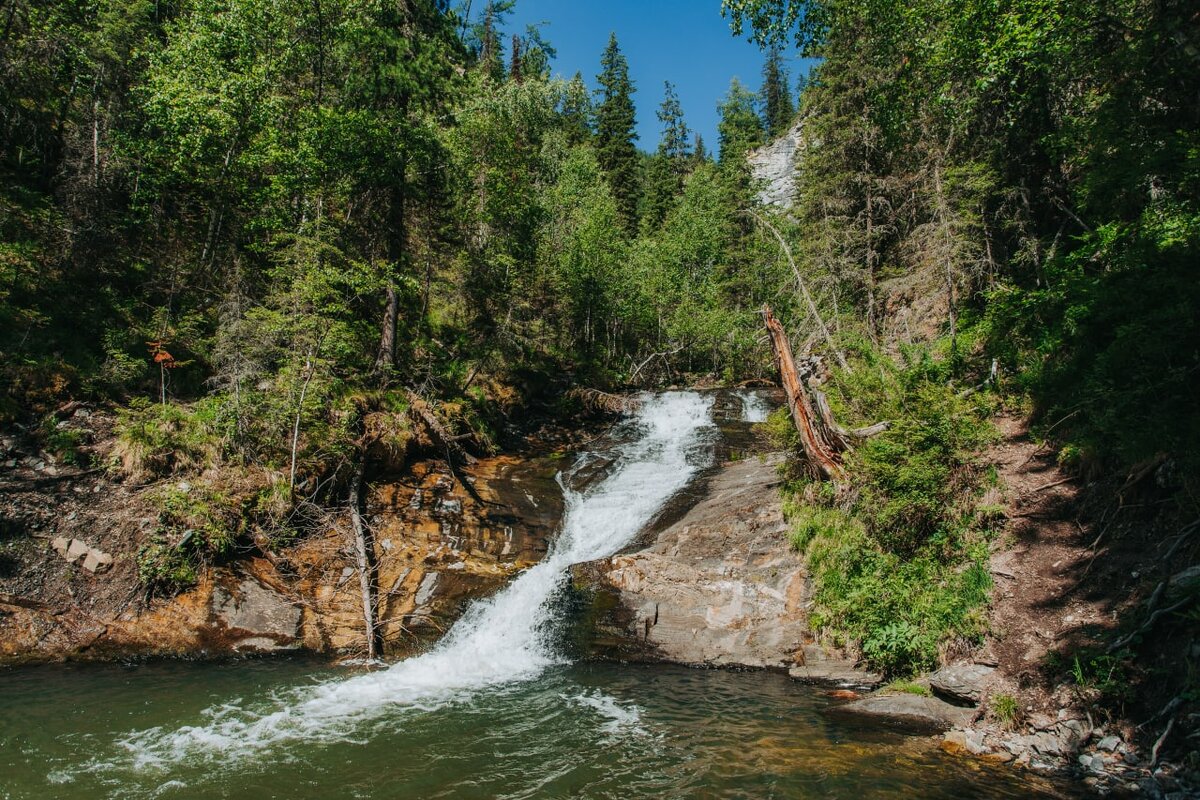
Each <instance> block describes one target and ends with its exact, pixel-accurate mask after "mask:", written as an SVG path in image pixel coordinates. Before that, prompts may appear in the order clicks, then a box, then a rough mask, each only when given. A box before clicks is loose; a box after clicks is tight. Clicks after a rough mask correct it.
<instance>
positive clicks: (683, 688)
mask: <svg viewBox="0 0 1200 800" xmlns="http://www.w3.org/2000/svg"><path fill="white" fill-rule="evenodd" d="M356 671H357V670H355V669H353V668H347V667H332V666H329V665H327V664H325V663H323V662H318V661H312V660H306V659H269V660H248V661H230V662H217V663H202V662H182V661H180V662H152V663H147V664H141V665H136V666H120V665H86V664H85V665H68V666H51V667H29V668H20V669H9V670H5V671H3V672H0V709H3V712H2V715H0V798H4V799H5V800H17V799H18V798H20V799H21V800H25V799H26V798H102V797H111V798H146V797H164V798H342V797H345V798H542V797H546V798H576V797H578V798H660V797H662V798H675V797H696V798H809V797H813V798H816V797H820V798H855V799H861V798H914V797H920V798H947V799H949V798H965V797H980V798H1017V797H1039V796H1047V797H1049V796H1062V790H1061V787H1059V788H1058V789H1057V790H1056V788H1055V787H1052V786H1050V785H1048V784H1045V783H1041V782H1033V779H1032V778H1030V777H1029V776H1022V775H1021V774H1020V773H1018V772H1016V771H1014V770H1011V769H1008V768H999V767H987V766H984V765H981V764H978V763H975V762H973V761H971V760H967V759H961V758H953V757H950V756H945V755H942V754H941V753H940V752H938V751H937V750H936V749H933V748H932V747H931V745H930V742H929V740H928V739H924V738H920V737H916V738H912V737H907V736H903V735H901V734H899V733H896V732H889V731H883V730H880V729H878V728H875V727H871V728H866V727H861V726H856V725H854V724H853V723H852V722H851V721H850V720H848V719H844V718H839V717H838V716H837V715H836V714H829V713H827V710H828V708H829V707H830V706H831V705H832V704H833V703H834V701H833V700H831V699H830V698H828V697H827V696H826V695H825V693H823V692H821V691H819V690H816V689H813V688H812V687H806V686H802V685H799V684H796V683H794V682H793V681H791V680H789V679H788V678H786V677H784V676H781V675H775V674H771V673H745V672H741V673H739V672H723V671H711V670H692V669H685V668H682V667H667V666H629V665H614V664H593V663H583V664H577V665H572V666H562V667H554V668H551V669H550V670H548V671H546V672H545V673H543V674H542V675H541V676H540V677H539V678H537V679H536V680H533V681H529V682H523V683H517V684H514V685H511V686H508V687H504V688H501V689H495V690H488V691H482V692H477V693H468V694H465V695H464V696H463V697H461V698H460V699H458V700H457V701H455V702H452V703H449V704H446V705H443V706H441V707H438V708H432V709H429V710H421V709H419V708H406V709H396V710H395V711H394V712H392V713H386V714H383V715H381V716H378V717H376V718H374V719H372V720H371V721H369V722H365V723H363V724H361V725H359V726H357V727H356V728H355V729H351V730H344V731H342V732H341V733H340V734H339V737H338V739H337V740H335V741H321V742H313V741H296V742H284V743H281V744H279V745H278V746H274V747H269V748H266V749H263V750H260V751H256V752H253V753H251V754H250V755H249V756H247V757H241V756H240V755H239V754H237V753H228V754H225V755H224V756H222V757H218V758H216V759H203V760H201V759H195V761H194V762H189V761H188V760H186V759H185V760H183V761H182V762H181V763H171V764H165V765H164V764H159V765H155V764H140V765H139V764H137V763H136V760H135V755H136V752H135V751H136V749H137V748H136V745H134V744H132V743H130V741H129V738H130V735H131V733H133V732H135V731H147V730H152V729H155V728H161V729H164V730H173V729H175V728H178V727H179V726H182V725H188V724H191V725H204V724H205V723H206V722H207V721H208V720H209V718H210V716H211V714H212V711H211V709H212V708H214V707H219V706H220V705H221V704H225V703H230V702H234V701H237V702H240V703H243V704H244V703H254V702H255V698H261V699H262V702H264V703H266V704H270V702H271V699H272V698H275V697H277V696H278V693H280V692H284V691H290V690H292V688H293V687H295V686H297V685H301V684H306V683H314V682H322V681H331V680H338V679H342V678H345V677H346V676H347V675H348V674H352V673H354V672H356Z"/></svg>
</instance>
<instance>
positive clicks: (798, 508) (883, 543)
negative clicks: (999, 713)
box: [784, 343, 997, 675]
mask: <svg viewBox="0 0 1200 800" xmlns="http://www.w3.org/2000/svg"><path fill="white" fill-rule="evenodd" d="M852 353H853V354H854V358H855V365H854V366H855V367H856V369H855V370H854V373H853V374H852V375H849V374H847V373H844V372H837V373H835V375H834V380H833V382H832V395H831V398H830V399H831V403H832V404H833V405H834V407H835V409H837V413H838V415H839V416H841V417H843V418H844V419H846V420H847V422H849V423H850V424H862V423H864V422H867V421H868V420H870V421H874V420H878V419H880V418H883V419H887V420H889V421H890V422H891V426H890V427H889V429H888V430H887V431H886V432H884V433H883V434H880V435H878V436H877V437H875V438H872V439H870V440H868V441H867V442H865V443H863V444H862V445H861V446H860V447H859V448H858V449H857V450H856V451H853V452H851V453H849V454H848V457H847V459H846V467H847V479H846V482H845V484H844V485H842V486H841V487H836V488H835V487H834V486H833V485H832V484H827V483H823V484H817V485H814V484H808V485H805V484H803V483H800V484H791V485H789V487H788V488H787V492H788V493H789V495H790V496H789V498H788V500H787V502H786V503H785V506H784V511H785V514H786V515H787V517H788V520H789V522H790V524H791V532H790V537H791V541H792V544H793V546H794V547H795V548H796V549H797V550H800V551H801V552H803V553H804V554H805V555H806V557H807V559H808V563H809V568H810V570H811V574H812V577H813V585H814V592H813V599H814V610H813V614H812V621H813V623H814V625H815V626H816V627H817V628H818V629H819V630H821V631H822V632H823V633H825V634H826V635H829V636H831V637H832V638H833V639H834V640H835V641H838V642H840V643H844V644H854V645H857V646H858V647H859V649H860V650H861V652H862V655H863V658H864V659H865V660H866V661H867V663H868V664H870V665H871V666H872V667H873V668H876V669H879V670H881V671H883V672H884V673H885V674H888V675H909V674H912V673H914V672H916V671H919V670H923V669H928V668H931V667H934V666H935V665H936V664H937V662H938V655H939V651H940V649H941V648H942V647H943V646H944V645H945V644H947V643H949V642H951V641H954V640H967V641H972V640H977V639H978V638H979V637H980V636H981V635H982V633H983V632H984V629H985V624H986V616H985V613H984V611H985V609H986V605H987V602H988V595H989V592H990V589H991V576H990V573H989V572H988V569H987V556H988V548H987V539H988V537H989V535H990V531H991V529H992V528H993V527H995V519H996V516H997V509H996V507H995V506H996V503H995V502H994V499H995V498H994V497H993V498H990V500H991V502H984V501H986V500H989V497H988V496H986V495H984V492H983V490H984V487H985V486H986V485H987V484H988V483H989V482H991V483H995V474H994V473H992V472H989V471H988V470H985V469H982V468H981V467H979V466H978V465H977V464H976V455H977V453H978V451H979V450H980V449H981V448H982V447H983V446H984V445H985V444H986V443H988V442H989V441H991V440H992V438H993V436H994V429H993V428H992V426H991V424H990V423H989V422H988V420H987V412H988V410H989V404H990V402H991V401H990V400H989V399H988V398H986V397H985V398H980V397H979V396H978V395H976V396H974V397H972V398H971V401H972V402H968V398H965V397H962V396H960V394H959V391H958V390H956V389H955V388H954V387H953V386H951V385H949V384H948V382H947V378H948V374H949V373H948V368H947V367H946V365H945V364H944V363H943V362H938V361H935V360H933V359H932V358H931V356H930V352H929V351H916V350H909V351H908V352H907V353H906V354H905V363H904V364H902V365H899V366H897V365H895V364H893V363H892V362H891V361H890V360H889V359H886V358H884V357H882V356H881V355H880V354H878V353H877V352H876V351H875V350H873V349H871V348H870V347H869V346H868V345H865V344H861V343H860V344H858V345H856V346H855V347H854V348H852ZM972 403H973V404H972ZM993 494H994V492H993Z"/></svg>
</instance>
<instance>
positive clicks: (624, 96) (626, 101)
mask: <svg viewBox="0 0 1200 800" xmlns="http://www.w3.org/2000/svg"><path fill="white" fill-rule="evenodd" d="M600 67H601V72H600V74H599V75H597V76H596V81H597V82H598V83H599V84H600V90H599V93H600V97H601V100H600V104H599V106H598V107H597V109H596V157H597V158H598V159H599V161H600V166H601V167H602V168H603V169H604V172H605V174H606V175H607V176H608V181H609V185H610V186H611V187H612V193H613V197H614V198H616V201H617V208H618V209H620V212H621V219H622V221H623V222H624V225H625V229H626V230H628V231H630V232H633V231H636V230H637V206H638V183H639V180H638V158H637V148H636V147H635V146H634V142H635V141H636V140H637V138H638V137H637V132H636V130H635V125H636V123H637V117H636V114H635V111H634V107H633V92H634V87H633V82H632V81H630V80H629V63H628V62H627V61H626V59H625V56H624V55H623V54H622V53H621V48H620V46H619V45H618V44H617V35H616V34H615V33H614V34H612V35H610V36H609V39H608V47H607V48H605V50H604V55H603V56H602V57H601V59H600Z"/></svg>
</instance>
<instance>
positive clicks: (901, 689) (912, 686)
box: [884, 680, 933, 697]
mask: <svg viewBox="0 0 1200 800" xmlns="http://www.w3.org/2000/svg"><path fill="white" fill-rule="evenodd" d="M884 689H885V690H887V691H889V692H896V693H899V694H915V695H916V696H917V697H932V696H933V692H931V691H929V687H928V686H925V685H923V684H920V683H913V682H912V681H906V680H895V681H892V682H891V683H889V684H888V685H887V686H885V687H884Z"/></svg>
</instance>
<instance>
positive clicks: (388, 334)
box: [375, 283, 400, 372]
mask: <svg viewBox="0 0 1200 800" xmlns="http://www.w3.org/2000/svg"><path fill="white" fill-rule="evenodd" d="M399 315H400V298H399V297H398V296H397V294H396V285H395V284H394V283H389V284H388V287H387V299H386V300H385V301H384V307H383V326H382V330H381V331H380V333H379V355H378V356H376V358H375V369H377V370H379V371H381V372H382V371H383V370H386V369H389V368H390V367H392V366H394V365H395V364H396V321H397V318H398V317H399Z"/></svg>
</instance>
